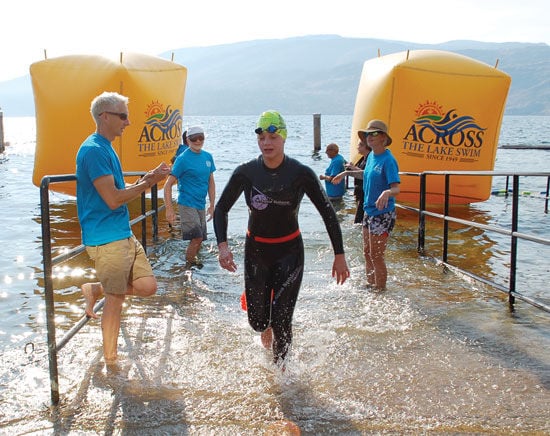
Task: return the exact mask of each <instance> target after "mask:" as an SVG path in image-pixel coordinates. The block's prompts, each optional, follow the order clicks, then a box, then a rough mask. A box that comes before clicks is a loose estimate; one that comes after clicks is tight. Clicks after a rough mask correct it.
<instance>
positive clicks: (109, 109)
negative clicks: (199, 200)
mask: <svg viewBox="0 0 550 436" xmlns="http://www.w3.org/2000/svg"><path fill="white" fill-rule="evenodd" d="M90 111H91V113H92V117H93V119H94V121H95V124H96V131H95V133H93V134H91V135H90V136H89V137H88V138H87V139H86V140H85V141H84V142H83V143H82V145H81V146H80V148H79V149H78V153H77V155H76V206H77V211H78V220H79V222H80V227H81V229H82V243H83V244H84V245H85V247H86V251H87V253H88V254H89V256H90V258H91V259H92V260H93V261H94V265H95V269H96V274H97V278H98V279H99V282H94V283H84V284H83V285H82V286H81V289H82V294H83V296H84V298H85V300H86V309H85V310H86V315H87V316H88V317H90V318H98V316H97V315H96V314H95V312H94V305H95V302H96V301H97V300H98V299H99V298H100V297H101V296H102V295H105V305H104V306H103V315H102V316H101V331H102V334H103V356H104V359H105V363H106V364H107V365H112V364H116V362H117V358H118V356H117V344H118V334H119V331H120V319H121V312H122V305H123V303H124V300H125V298H126V296H127V295H135V296H140V297H148V296H151V295H153V294H155V292H156V290H157V281H156V279H155V276H154V275H153V270H152V268H151V265H150V264H149V261H148V259H147V256H146V253H145V250H144V249H143V247H142V246H141V244H140V242H139V241H138V240H137V239H136V237H135V236H134V235H133V233H132V229H131V227H130V214H129V211H128V206H127V203H128V202H129V201H130V200H132V199H134V198H136V197H138V196H139V195H140V194H141V193H143V192H144V191H146V190H147V189H149V188H150V187H151V186H153V185H154V184H156V183H158V182H160V181H161V180H164V179H165V178H166V176H167V175H168V173H169V172H170V166H169V165H167V164H166V163H164V162H163V163H161V164H160V165H159V166H158V167H157V168H155V169H154V170H152V171H149V172H148V173H146V174H145V175H144V176H143V177H141V178H140V179H139V180H138V181H137V183H135V184H133V185H130V186H126V183H125V181H124V175H123V172H122V167H121V165H120V160H119V158H118V156H117V154H116V152H115V150H114V149H113V146H112V141H113V140H114V139H115V138H117V137H119V136H121V135H122V132H123V131H124V129H125V128H126V127H127V126H128V125H129V124H130V120H129V113H128V97H126V96H123V95H120V94H117V93H116V92H104V93H103V94H101V95H99V96H97V97H96V98H94V100H93V101H92V104H91V109H90Z"/></svg>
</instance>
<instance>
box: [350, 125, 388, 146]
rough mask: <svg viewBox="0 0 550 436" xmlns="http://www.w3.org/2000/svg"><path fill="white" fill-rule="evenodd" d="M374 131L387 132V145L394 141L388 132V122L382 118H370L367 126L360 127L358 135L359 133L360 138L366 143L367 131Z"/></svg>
mask: <svg viewBox="0 0 550 436" xmlns="http://www.w3.org/2000/svg"><path fill="white" fill-rule="evenodd" d="M373 132H382V133H385V134H386V136H387V137H388V142H387V143H386V147H387V146H388V145H390V144H391V143H392V139H391V136H390V135H389V134H388V126H386V123H385V122H384V121H381V120H370V121H369V123H368V124H367V127H365V128H364V129H359V130H358V131H357V135H359V138H360V139H361V141H363V142H364V143H365V144H366V143H367V133H373Z"/></svg>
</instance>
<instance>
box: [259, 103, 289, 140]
mask: <svg viewBox="0 0 550 436" xmlns="http://www.w3.org/2000/svg"><path fill="white" fill-rule="evenodd" d="M254 131H255V132H256V134H258V135H259V134H260V133H262V132H269V133H277V134H279V135H281V137H282V138H283V139H286V123H285V120H284V118H283V117H282V116H281V114H280V113H279V112H276V111H272V110H269V111H265V112H263V113H262V114H261V115H260V118H259V119H258V122H257V123H256V130H254Z"/></svg>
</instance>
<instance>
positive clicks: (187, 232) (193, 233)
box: [178, 204, 207, 241]
mask: <svg viewBox="0 0 550 436" xmlns="http://www.w3.org/2000/svg"><path fill="white" fill-rule="evenodd" d="M178 209H179V212H180V222H181V238H182V239H183V240H184V241H189V240H191V239H197V238H201V239H202V240H203V241H204V240H206V237H207V234H206V212H205V210H204V209H202V210H200V209H195V208H194V207H189V206H182V205H181V204H178Z"/></svg>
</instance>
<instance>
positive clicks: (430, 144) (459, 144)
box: [403, 100, 487, 162]
mask: <svg viewBox="0 0 550 436" xmlns="http://www.w3.org/2000/svg"><path fill="white" fill-rule="evenodd" d="M415 114H416V119H415V120H413V123H412V124H411V126H410V127H409V130H408V131H407V133H406V135H405V136H404V137H403V146H404V147H405V150H406V154H410V155H413V156H417V157H425V158H429V159H439V160H449V161H453V160H460V161H461V162H473V161H476V160H478V159H479V157H480V156H481V148H482V147H483V139H484V134H485V131H486V130H487V129H486V128H483V127H481V126H480V125H479V124H478V123H477V122H476V120H475V119H474V117H472V116H470V115H460V114H459V113H457V110H456V109H455V108H453V109H450V110H447V111H445V110H444V109H443V106H441V105H439V104H438V103H437V102H436V101H429V100H427V101H426V102H425V103H422V104H419V105H418V108H417V109H416V110H415Z"/></svg>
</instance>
